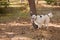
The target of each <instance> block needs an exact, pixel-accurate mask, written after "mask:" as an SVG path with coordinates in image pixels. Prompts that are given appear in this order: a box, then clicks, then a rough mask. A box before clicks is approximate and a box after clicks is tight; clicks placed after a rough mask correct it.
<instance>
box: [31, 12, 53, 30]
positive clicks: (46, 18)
mask: <svg viewBox="0 0 60 40" xmlns="http://www.w3.org/2000/svg"><path fill="white" fill-rule="evenodd" d="M52 17H53V14H52V13H51V12H50V13H48V14H47V15H32V17H31V22H32V25H33V27H35V25H36V26H37V27H36V28H38V29H39V28H41V27H42V26H43V27H46V28H47V29H48V24H49V22H50V18H52ZM34 24H35V25H34Z"/></svg>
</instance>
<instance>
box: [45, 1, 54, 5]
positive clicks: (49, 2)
mask: <svg viewBox="0 0 60 40" xmlns="http://www.w3.org/2000/svg"><path fill="white" fill-rule="evenodd" d="M45 1H46V2H47V4H49V5H50V4H51V3H53V2H55V0H45Z"/></svg>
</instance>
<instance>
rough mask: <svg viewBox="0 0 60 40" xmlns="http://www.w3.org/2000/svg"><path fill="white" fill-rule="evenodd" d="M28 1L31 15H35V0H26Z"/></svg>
mask: <svg viewBox="0 0 60 40" xmlns="http://www.w3.org/2000/svg"><path fill="white" fill-rule="evenodd" d="M28 2H29V7H30V14H31V16H32V15H33V14H35V15H37V12H36V6H35V0H28Z"/></svg>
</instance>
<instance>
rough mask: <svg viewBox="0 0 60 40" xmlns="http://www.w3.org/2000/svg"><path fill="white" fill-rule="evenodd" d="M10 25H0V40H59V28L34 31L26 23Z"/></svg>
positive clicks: (50, 27)
mask: <svg viewBox="0 0 60 40" xmlns="http://www.w3.org/2000/svg"><path fill="white" fill-rule="evenodd" d="M12 24H13V23H12ZM12 24H0V40H60V27H54V26H51V25H50V26H49V28H48V29H45V28H44V27H43V28H41V29H34V28H32V25H31V24H29V25H26V24H27V23H25V24H24V23H23V24H19V25H16V24H15V25H12Z"/></svg>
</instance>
